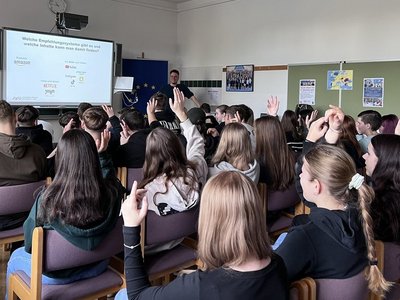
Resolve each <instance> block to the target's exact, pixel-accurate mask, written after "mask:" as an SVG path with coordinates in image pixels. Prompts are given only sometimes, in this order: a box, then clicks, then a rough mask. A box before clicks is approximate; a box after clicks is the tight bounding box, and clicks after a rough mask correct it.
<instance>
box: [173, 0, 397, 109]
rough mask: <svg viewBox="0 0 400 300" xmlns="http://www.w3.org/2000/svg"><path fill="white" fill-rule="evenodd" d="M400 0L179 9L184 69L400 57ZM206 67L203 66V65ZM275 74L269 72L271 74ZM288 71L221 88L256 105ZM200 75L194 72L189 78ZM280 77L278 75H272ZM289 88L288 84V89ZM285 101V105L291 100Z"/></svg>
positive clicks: (247, 1) (284, 1) (226, 99)
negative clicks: (243, 88) (248, 85)
mask: <svg viewBox="0 0 400 300" xmlns="http://www.w3.org/2000/svg"><path fill="white" fill-rule="evenodd" d="M399 12H400V1H395V0H388V1H384V2H382V3H381V2H379V3H378V2H376V1H373V0H353V1H347V0H334V1H329V2H328V1H320V0H301V1H299V0H298V1H292V0H280V1H276V0H236V1H232V2H226V3H223V4H221V5H217V6H209V7H204V8H200V9H193V10H187V11H181V12H179V13H178V59H177V64H178V65H180V66H182V69H184V70H185V72H183V77H184V79H185V80H186V79H187V78H186V75H185V73H190V76H192V77H197V78H196V79H202V74H201V72H199V73H197V74H193V72H190V70H191V69H194V70H203V71H204V72H206V71H207V66H212V68H213V69H214V68H215V67H216V66H218V67H220V70H221V71H220V72H221V74H220V78H224V75H225V74H222V67H224V66H226V65H233V64H255V65H267V66H269V65H281V64H297V63H317V62H331V61H341V60H346V61H352V60H357V61H371V60H393V59H399V58H400V40H399V39H398V29H399V28H400V18H399V17H398V14H399ZM203 67H204V68H203ZM267 73H268V75H267ZM281 73H282V71H278V72H276V71H263V72H256V73H255V80H254V86H255V89H256V91H255V92H254V93H249V94H248V95H246V99H245V98H244V95H242V94H237V93H224V92H223V93H222V102H223V103H226V104H233V103H237V101H241V100H240V99H243V101H245V103H246V104H248V105H250V106H252V108H253V109H255V107H256V106H257V107H258V106H259V107H261V102H263V103H264V101H265V98H266V97H267V95H270V94H276V93H278V94H282V95H283V96H282V98H283V99H282V100H283V102H285V103H286V95H287V84H286V86H284V84H283V82H281V83H279V84H278V85H279V87H278V86H276V84H275V82H274V81H276V82H278V81H279V78H280V77H281ZM190 79H194V78H190ZM267 80H273V82H266V81H267ZM281 87H284V89H281ZM284 105H285V104H284Z"/></svg>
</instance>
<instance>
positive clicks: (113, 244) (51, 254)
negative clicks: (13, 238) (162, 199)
mask: <svg viewBox="0 0 400 300" xmlns="http://www.w3.org/2000/svg"><path fill="white" fill-rule="evenodd" d="M122 224H123V221H122V218H121V217H120V218H119V219H118V221H117V223H116V224H115V227H114V228H113V229H112V230H111V231H110V232H109V233H108V234H107V236H106V237H105V238H104V240H103V241H102V242H101V243H100V245H99V246H98V247H97V248H96V249H94V250H92V251H86V250H83V249H80V248H78V247H76V246H74V245H73V244H71V243H70V242H69V241H67V240H66V239H64V237H62V236H61V235H60V234H59V233H58V232H57V231H55V230H45V231H44V232H45V234H44V243H43V272H51V271H56V270H63V269H69V268H74V267H78V266H82V265H87V264H90V263H94V262H98V261H101V260H103V259H107V258H110V257H111V256H113V255H116V254H118V253H120V252H122V251H123V250H124V246H123V245H124V242H123V235H122ZM35 230H36V229H35Z"/></svg>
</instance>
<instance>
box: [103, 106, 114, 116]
mask: <svg viewBox="0 0 400 300" xmlns="http://www.w3.org/2000/svg"><path fill="white" fill-rule="evenodd" d="M101 107H102V108H103V110H104V111H105V112H106V113H107V116H108V117H109V118H111V117H112V116H114V115H115V114H114V110H113V108H112V107H111V106H107V105H105V104H103V105H102V106H101Z"/></svg>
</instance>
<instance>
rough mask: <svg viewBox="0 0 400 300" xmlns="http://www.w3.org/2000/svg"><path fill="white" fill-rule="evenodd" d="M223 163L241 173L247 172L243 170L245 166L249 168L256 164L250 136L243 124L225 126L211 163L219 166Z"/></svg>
mask: <svg viewBox="0 0 400 300" xmlns="http://www.w3.org/2000/svg"><path fill="white" fill-rule="evenodd" d="M222 161H226V162H228V163H230V164H231V165H232V166H234V167H235V168H236V169H240V170H241V171H244V170H247V169H243V166H248V165H249V164H251V163H253V162H254V155H253V150H252V147H251V142H250V135H249V132H248V131H247V129H246V127H244V126H243V125H242V124H240V123H230V124H227V125H225V127H224V130H223V131H222V135H221V140H220V141H219V145H218V148H217V150H216V152H215V154H214V157H213V159H212V160H211V163H212V164H218V163H220V162H222Z"/></svg>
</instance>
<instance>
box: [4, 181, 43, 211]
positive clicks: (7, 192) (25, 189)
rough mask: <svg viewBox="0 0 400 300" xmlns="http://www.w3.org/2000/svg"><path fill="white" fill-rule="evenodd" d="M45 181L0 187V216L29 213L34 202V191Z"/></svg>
mask: <svg viewBox="0 0 400 300" xmlns="http://www.w3.org/2000/svg"><path fill="white" fill-rule="evenodd" d="M45 183H46V181H44V180H41V181H36V182H30V183H24V184H19V185H11V186H2V187H0V215H9V214H15V213H20V212H25V211H30V210H31V208H32V206H33V203H34V202H35V197H34V193H35V191H36V190H37V189H38V188H40V187H42V186H44V185H45Z"/></svg>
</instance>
